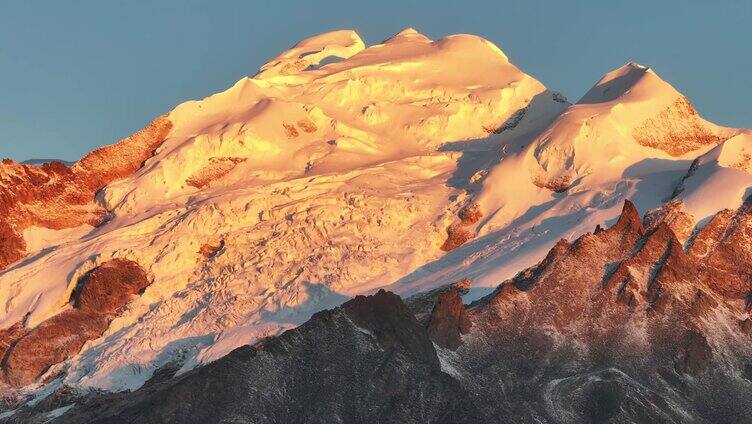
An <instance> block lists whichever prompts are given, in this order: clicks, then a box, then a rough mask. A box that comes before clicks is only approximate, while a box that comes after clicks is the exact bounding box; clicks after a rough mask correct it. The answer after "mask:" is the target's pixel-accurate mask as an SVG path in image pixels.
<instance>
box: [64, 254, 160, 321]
mask: <svg viewBox="0 0 752 424" xmlns="http://www.w3.org/2000/svg"><path fill="white" fill-rule="evenodd" d="M148 285H149V280H148V279H147V277H146V273H145V272H144V270H143V269H142V268H141V267H140V266H139V265H138V264H137V263H135V262H132V261H129V260H126V259H112V260H110V261H107V262H105V263H103V264H102V265H100V266H98V267H96V268H94V269H93V270H91V271H89V272H88V273H86V274H85V275H84V276H83V277H81V278H80V279H79V280H78V286H77V288H76V290H75V291H74V293H73V296H72V298H71V300H72V303H73V307H74V308H75V309H79V310H81V311H87V312H93V313H97V314H103V315H111V314H115V313H116V312H117V311H118V310H119V309H120V308H121V307H123V306H124V305H125V304H126V303H128V301H129V300H130V298H131V296H133V295H136V294H140V293H141V292H142V291H143V290H144V289H145V288H146V287H147V286H148Z"/></svg>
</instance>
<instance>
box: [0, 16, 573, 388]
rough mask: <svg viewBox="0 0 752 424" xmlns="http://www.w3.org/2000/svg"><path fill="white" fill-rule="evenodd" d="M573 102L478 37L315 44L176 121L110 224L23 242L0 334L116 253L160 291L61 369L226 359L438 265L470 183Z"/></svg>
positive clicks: (86, 379)
mask: <svg viewBox="0 0 752 424" xmlns="http://www.w3.org/2000/svg"><path fill="white" fill-rule="evenodd" d="M531 102H532V103H534V105H535V108H534V110H533V111H531V112H530V113H529V114H526V115H528V116H526V117H525V119H523V120H522V122H516V121H517V118H515V119H512V121H515V122H516V124H515V126H516V127H518V128H514V129H510V130H509V131H501V132H500V128H503V126H504V125H505V124H506V123H508V121H509V120H510V119H511V118H514V117H515V116H520V115H519V111H521V110H523V109H524V108H526V107H527V106H528V105H530V104H531ZM565 105H566V103H564V102H563V100H562V99H561V98H560V97H559V96H557V95H555V94H553V93H550V92H547V91H545V87H544V86H543V85H542V84H540V83H539V82H538V81H536V80H535V79H533V78H532V77H530V76H528V75H526V74H524V73H523V72H521V71H520V70H519V69H517V68H516V67H515V66H514V65H512V64H511V63H510V62H509V61H508V59H507V57H506V56H505V55H504V54H503V53H502V52H501V50H499V49H498V48H497V47H496V46H494V45H493V44H491V43H490V42H488V41H486V40H483V39H481V38H479V37H475V36H470V35H455V36H449V37H446V38H443V39H440V40H437V41H431V40H429V39H428V38H426V37H425V36H422V35H420V34H418V33H417V32H415V31H414V30H410V29H408V30H405V31H403V32H401V33H399V34H397V35H396V36H394V37H392V38H390V39H388V40H387V41H385V42H384V43H383V44H380V45H376V46H371V47H368V48H365V47H364V46H363V43H362V41H361V40H360V38H359V37H358V35H357V34H355V33H354V32H352V31H337V32H334V33H327V34H322V35H320V36H316V37H312V38H309V39H307V40H304V41H303V42H301V43H299V44H298V45H296V46H295V47H293V48H292V49H291V50H289V51H287V52H283V53H282V54H281V55H279V56H278V57H277V58H275V59H273V60H272V61H270V62H269V63H268V64H266V65H264V66H263V67H262V69H261V71H260V72H259V73H258V74H257V75H256V76H255V77H253V78H244V79H242V80H240V81H238V82H237V83H236V84H235V85H234V86H232V87H231V88H230V89H228V90H227V91H225V92H222V93H219V94H215V95H213V96H210V97H208V98H206V99H203V100H200V101H191V102H186V103H184V104H181V105H179V106H178V107H176V108H175V109H174V110H173V111H171V112H170V113H169V115H168V116H167V119H169V121H170V122H171V123H172V128H171V130H170V132H169V134H168V137H167V139H166V140H165V141H164V142H163V143H162V144H161V146H160V147H159V148H158V149H157V151H156V154H155V155H154V156H153V157H152V158H151V159H149V160H147V161H146V163H145V164H144V166H143V167H142V168H141V169H140V170H139V171H137V172H136V173H135V174H133V175H131V176H130V177H127V178H124V179H121V180H119V181H117V182H114V183H112V184H110V185H108V186H107V187H106V188H105V189H104V190H102V191H101V192H100V194H99V197H98V199H99V201H100V202H101V203H102V205H103V206H104V207H105V208H106V209H107V210H108V211H109V213H110V217H109V220H108V221H107V222H106V223H105V224H103V225H101V226H99V227H97V228H95V229H93V230H92V231H89V232H87V233H86V234H83V235H81V236H80V237H77V238H74V239H72V240H71V239H69V238H68V237H62V235H61V237H50V240H51V241H50V245H48V246H45V245H44V240H43V238H42V237H39V234H40V232H39V231H38V230H33V231H27V232H26V233H25V234H26V236H27V237H29V238H34V240H33V243H30V244H31V245H33V246H34V248H35V249H41V250H39V251H38V252H37V253H35V254H33V255H32V256H30V257H29V258H27V259H25V260H24V261H22V262H20V263H17V264H15V265H12V266H10V267H9V268H8V269H7V270H5V271H4V272H3V273H1V274H0V299H2V300H3V302H2V306H3V307H2V311H0V312H1V313H0V323H1V324H0V325H2V327H4V328H5V327H8V326H10V325H12V324H14V323H16V322H18V321H19V320H23V321H24V323H25V324H26V325H27V326H29V327H33V326H35V325H37V324H38V323H40V322H42V321H43V320H45V319H46V318H48V317H50V316H51V315H54V314H56V313H57V312H58V311H60V310H61V309H63V308H65V305H66V304H67V302H68V299H69V298H70V294H71V292H72V291H73V289H74V287H75V284H76V281H77V279H78V277H79V276H81V275H83V274H84V273H85V272H87V271H88V270H90V269H92V268H94V267H95V266H96V265H98V264H101V263H103V262H104V261H107V260H108V259H110V258H113V257H120V258H126V259H130V260H133V261H135V262H137V263H139V264H141V265H142V266H143V267H144V268H145V269H147V271H148V273H149V277H150V278H151V279H152V281H153V283H152V284H151V285H150V286H149V287H148V288H147V289H146V290H145V292H144V293H143V295H142V296H141V297H140V298H138V299H135V300H134V301H133V302H131V303H130V304H129V305H128V307H127V308H126V310H125V311H124V312H123V313H122V314H121V316H120V317H119V318H117V319H115V320H114V321H113V322H112V323H111V325H110V328H109V329H108V331H107V332H106V333H105V334H104V335H103V336H102V337H101V338H100V339H98V340H94V341H91V342H89V343H88V344H87V345H85V346H84V348H83V349H82V351H81V353H80V354H79V355H77V356H75V357H74V358H71V359H70V360H69V361H67V362H66V363H65V364H60V365H59V366H57V367H53V369H52V370H50V372H49V373H50V375H53V374H54V373H56V372H58V371H60V370H67V372H66V374H65V378H64V379H65V382H66V383H67V384H70V385H73V386H78V387H97V388H104V389H110V390H124V389H133V388H136V387H138V386H140V385H141V384H142V383H143V382H144V381H146V380H147V379H148V378H149V377H150V376H151V375H152V373H153V371H154V370H155V369H156V368H158V367H159V366H161V365H164V364H165V363H168V362H172V361H176V360H179V361H185V363H186V366H185V368H186V369H187V368H189V367H190V366H192V365H193V364H196V363H200V362H206V361H210V360H213V359H216V358H218V357H220V356H222V355H224V354H226V353H227V352H229V351H230V350H231V349H233V348H234V347H237V346H239V345H241V344H245V343H250V342H253V341H254V340H257V339H258V338H260V337H264V336H266V335H269V334H276V333H278V332H279V331H281V330H282V329H285V328H288V327H291V326H295V325H297V324H299V323H301V322H303V321H304V320H306V319H307V318H308V317H309V316H310V315H311V314H312V313H314V312H315V311H318V310H320V309H322V308H326V307H331V306H334V305H336V304H338V303H340V302H342V301H343V300H344V299H346V298H347V297H349V296H351V295H353V294H356V293H361V292H365V291H368V290H371V289H373V288H376V287H381V286H384V285H387V284H389V283H391V282H393V281H395V280H397V279H399V278H400V277H402V276H404V275H406V274H408V273H410V272H412V271H413V270H415V269H417V268H418V267H420V266H422V265H424V264H425V263H427V262H430V261H432V260H435V259H437V258H439V257H440V256H441V255H442V254H443V252H442V251H441V250H440V249H439V246H440V245H441V244H442V242H443V240H444V238H445V235H446V233H445V230H446V227H447V226H448V224H449V223H450V222H451V220H452V219H453V217H454V214H455V213H456V211H457V210H458V209H459V208H460V207H461V206H462V205H463V204H464V201H465V200H466V199H467V196H468V190H467V189H468V188H470V187H469V186H470V185H471V184H470V183H469V182H468V180H469V179H470V178H471V177H473V175H475V174H476V172H477V171H479V170H482V169H484V168H487V167H488V166H490V164H492V163H493V162H494V161H498V157H499V153H498V152H500V151H501V150H502V146H503V145H504V144H505V143H507V142H508V140H510V139H512V138H514V137H515V134H516V136H520V134H523V133H529V132H531V131H534V129H535V128H536V127H541V126H545V125H547V124H548V123H550V122H551V121H552V120H553V119H554V117H555V116H556V115H558V113H560V112H561V110H562V109H563V107H564V106H565ZM515 114H516V115H515ZM495 132H500V134H495ZM474 140H480V141H474ZM447 143H449V144H447ZM476 178H477V176H476ZM476 185H477V184H476ZM53 240H54V243H53ZM29 241H32V240H29ZM204 246H216V247H217V249H216V250H215V249H213V248H210V249H208V251H210V252H211V253H210V254H208V255H206V254H204V253H201V252H202V251H206V250H205V249H204ZM45 247H46V248H45Z"/></svg>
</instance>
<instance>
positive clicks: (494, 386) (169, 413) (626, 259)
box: [0, 202, 752, 423]
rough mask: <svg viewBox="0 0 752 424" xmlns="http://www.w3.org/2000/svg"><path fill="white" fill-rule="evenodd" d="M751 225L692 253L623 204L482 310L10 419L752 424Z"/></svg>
mask: <svg viewBox="0 0 752 424" xmlns="http://www.w3.org/2000/svg"><path fill="white" fill-rule="evenodd" d="M723 214H724V215H729V214H727V213H723ZM746 219H747V218H746V211H745V210H740V211H736V212H734V214H730V215H729V216H728V217H726V218H719V219H718V223H719V224H718V225H717V226H716V227H715V228H710V229H708V230H707V231H712V234H717V235H719V236H714V237H710V236H708V235H707V234H706V235H703V234H702V232H700V233H699V234H697V237H696V238H695V242H697V240H704V244H703V247H702V252H703V253H702V254H697V253H693V251H692V245H691V244H690V245H689V248H688V250H685V248H684V246H683V245H682V244H681V243H680V242H679V240H678V239H677V237H676V235H675V233H674V231H673V230H672V228H671V226H670V225H669V224H668V223H666V222H662V221H661V220H660V219H658V220H648V221H649V225H648V226H647V228H646V227H645V226H643V224H642V220H641V219H640V215H639V213H638V212H637V210H636V208H635V207H634V205H632V204H631V203H629V202H627V203H625V205H624V208H623V211H622V214H621V216H620V218H619V219H618V221H617V222H616V223H615V224H614V225H612V226H611V227H610V228H607V229H598V231H596V232H595V233H589V234H585V235H583V236H581V237H579V238H578V239H576V240H573V241H567V240H561V241H559V242H558V243H557V244H556V245H555V246H554V247H553V248H552V249H551V251H550V252H549V253H548V255H547V256H546V258H544V259H543V260H542V261H541V262H540V263H538V264H537V265H535V266H533V267H531V268H529V269H527V270H525V271H523V272H521V273H519V274H518V275H517V276H515V277H514V278H512V279H510V280H508V281H505V282H503V283H502V284H501V285H500V286H499V288H498V289H497V290H496V291H494V292H493V293H492V294H490V295H489V296H487V297H485V298H483V299H481V300H479V301H476V302H474V303H473V304H471V305H469V306H465V305H463V303H462V300H461V297H460V294H461V293H462V291H463V290H464V289H466V288H467V287H466V286H467V282H465V281H462V282H459V283H457V284H454V285H450V286H446V287H442V288H439V289H435V290H433V291H431V292H428V293H423V294H420V295H417V296H414V297H413V298H410V299H408V303H407V304H405V303H403V301H402V300H401V299H400V298H399V297H398V296H396V295H394V294H392V293H388V292H383V291H382V292H379V293H377V294H375V295H373V296H359V297H357V298H355V299H353V300H351V301H349V302H347V303H345V304H344V305H342V306H341V307H339V308H336V309H333V310H330V311H323V312H320V313H317V314H316V315H314V316H313V317H312V318H311V320H310V321H308V322H307V323H305V324H303V325H302V326H300V327H298V328H296V329H293V330H290V331H287V332H285V333H283V334H282V335H280V336H278V337H273V338H270V339H268V340H265V341H264V342H262V343H260V344H259V345H257V346H254V347H251V346H245V347H242V348H240V349H238V350H236V351H234V352H232V353H231V354H230V355H228V356H226V357H225V358H222V359H220V360H218V361H216V362H214V363H212V364H209V365H207V366H205V367H202V368H199V369H196V370H193V371H191V372H188V373H186V374H184V375H181V376H178V377H174V378H169V376H170V375H171V372H168V371H169V370H166V371H164V372H162V373H158V374H157V376H155V378H154V379H153V380H152V381H151V382H150V383H148V384H147V385H146V386H144V387H143V388H141V389H139V390H137V391H135V392H133V393H119V394H113V393H98V394H79V393H75V392H71V391H69V390H68V389H66V388H63V389H61V390H60V391H59V392H58V393H56V394H53V395H52V396H50V397H48V399H47V400H45V401H43V402H40V403H39V404H37V405H36V406H27V407H24V408H22V409H21V410H19V411H18V412H17V413H16V414H15V415H13V416H12V418H11V421H14V420H15V421H14V422H42V421H44V419H46V418H45V417H46V415H45V414H46V413H47V412H48V411H50V410H52V409H54V408H58V407H60V406H65V405H70V404H73V403H75V406H74V407H72V409H71V410H70V411H68V412H67V413H66V414H64V415H63V416H62V417H60V418H59V419H58V420H57V421H56V422H62V423H66V422H71V423H75V422H100V423H105V422H107V423H110V422H112V423H125V422H144V423H162V422H185V423H198V422H201V423H203V422H249V423H273V422H286V423H299V422H300V423H302V422H306V423H308V422H314V423H316V422H322V423H323V422H344V423H380V422H405V423H418V422H420V423H424V422H427V423H434V422H447V423H449V422H452V423H462V422H493V423H507V422H512V423H528V422H539V423H635V422H638V423H642V422H659V423H686V422H693V423H711V422H740V423H742V422H750V416H749V410H748V405H749V404H750V403H752V378H750V375H752V371H750V370H751V369H752V365H750V364H751V363H752V362H751V361H750V360H749V358H750V357H752V324H750V319H749V317H748V312H747V311H745V309H744V303H743V301H742V300H743V299H739V298H738V297H737V293H738V292H739V290H736V289H733V287H734V285H735V284H737V283H738V282H739V281H741V282H744V281H746V280H745V278H746V277H744V272H746V270H744V269H743V267H744V266H745V264H746V265H747V266H749V265H750V262H749V261H748V259H747V258H748V257H747V256H746V254H747V253H746V252H747V249H749V248H748V247H747V246H746V245H741V244H740V243H742V241H743V240H744V238H743V237H741V236H740V235H738V233H739V232H740V231H745V230H744V228H746ZM711 222H712V221H711ZM708 234H709V233H708ZM716 252H719V253H716ZM723 252H725V253H723ZM729 252H737V253H738V255H737V258H738V260H739V261H740V263H739V264H731V263H730V262H728V260H729V259H730V258H731V254H730V253H729ZM713 255H718V256H717V257H716V259H713V258H714V256H713ZM714 261H716V262H714ZM714 263H722V264H723V268H720V271H718V269H716V268H714V265H713V264H714ZM717 272H723V273H726V274H728V275H731V276H734V277H736V278H738V280H730V279H723V278H721V277H723V275H726V274H718V273H717ZM726 283H728V284H730V285H731V288H732V290H728V287H726V286H725V285H724V284H726ZM729 323H731V324H733V325H729ZM9 331H12V330H9ZM0 336H1V335H0ZM434 345H436V346H440V347H445V348H449V349H444V348H440V349H436V348H434ZM450 349H451V350H450Z"/></svg>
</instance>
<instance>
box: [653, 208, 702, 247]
mask: <svg viewBox="0 0 752 424" xmlns="http://www.w3.org/2000/svg"><path fill="white" fill-rule="evenodd" d="M662 222H663V223H665V224H666V225H668V226H669V228H671V230H672V231H673V232H674V234H676V237H677V238H678V239H679V241H680V242H682V243H684V242H686V241H687V240H688V239H689V238H690V236H692V231H693V230H694V227H695V219H694V217H692V215H690V214H689V213H688V212H686V211H685V210H684V205H683V204H682V202H681V201H679V200H672V201H670V202H668V203H665V204H664V205H663V206H661V207H660V208H658V209H654V210H651V211H649V212H648V213H647V214H645V223H644V224H645V227H646V228H647V229H648V230H653V229H654V228H656V227H657V226H658V225H659V224H660V223H662Z"/></svg>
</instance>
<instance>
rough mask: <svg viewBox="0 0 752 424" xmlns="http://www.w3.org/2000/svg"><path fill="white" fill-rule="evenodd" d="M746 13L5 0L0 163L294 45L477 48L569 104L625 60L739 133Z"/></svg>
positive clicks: (104, 133)
mask: <svg viewBox="0 0 752 424" xmlns="http://www.w3.org/2000/svg"><path fill="white" fill-rule="evenodd" d="M751 21H752V1H750V0H743V1H716V2H711V1H693V0H685V1H658V0H652V1H642V0H640V1H637V0H634V1H561V0H559V1H545V2H544V1H531V0H526V1H519V0H515V1H498V0H497V1H494V0H487V1H469V0H459V1H458V0H454V1H439V0H434V1H425V2H411V1H406V0H405V1H385V0H381V1H378V2H368V3H365V2H356V1H349V2H341V1H336V2H335V1H298V2H292V1H290V2H287V1H269V2H261V1H193V0H182V1H167V0H162V1H151V2H147V1H113V0H110V1H52V0H50V1H45V2H43V1H29V0H21V1H3V2H2V5H0V157H12V158H14V159H18V160H24V159H28V158H60V159H67V160H71V159H76V158H78V157H79V156H80V155H81V154H83V153H85V152H87V151H89V150H91V149H92V148H94V147H96V146H99V145H102V144H108V143H111V142H113V141H115V140H117V139H119V138H121V137H124V136H127V135H128V134H130V133H131V132H133V131H134V130H137V129H138V128H141V127H142V126H143V125H144V124H146V123H147V122H148V121H150V120H151V119H152V118H153V117H155V116H157V115H159V114H161V113H164V112H166V111H168V110H170V109H171V108H172V107H174V106H175V105H176V104H178V103H180V102H182V101H185V100H188V99H194V98H201V97H204V96H207V95H209V94H211V93H214V92H217V91H220V90H223V89H225V88H227V87H228V86H230V85H232V84H233V83H234V82H235V81H237V80H238V79H240V78H241V77H243V76H246V75H253V74H254V73H255V72H256V70H257V69H258V67H259V66H260V65H261V64H263V63H264V62H265V60H266V59H268V58H270V57H273V56H275V55H276V54H277V53H278V52H280V51H281V50H283V49H285V48H288V47H289V46H291V45H293V44H294V43H295V42H296V41H298V40H300V39H302V38H305V37H307V36H310V35H313V34H316V33H320V32H324V31H328V30H333V29H341V28H353V29H355V30H357V31H358V33H359V34H360V35H361V37H363V39H364V40H365V42H366V44H374V43H378V42H380V41H381V40H383V39H385V38H387V37H388V36H390V35H392V34H394V33H396V32H398V31H399V30H401V29H403V28H405V27H408V26H412V27H415V28H416V29H417V30H419V31H421V32H423V33H424V34H426V35H428V36H430V37H432V38H439V37H441V36H443V35H448V34H454V33H472V34H478V35H481V36H483V37H485V38H487V39H489V40H491V41H493V42H494V43H496V44H497V45H498V46H499V47H500V48H501V49H502V50H504V51H505V52H506V54H507V55H508V56H509V57H510V59H511V60H512V62H514V63H515V64H517V66H519V67H520V68H522V70H524V71H525V72H527V73H529V74H531V75H533V76H534V77H536V78H538V79H539V80H540V81H541V82H543V83H544V84H545V85H546V86H548V87H549V88H551V89H553V90H558V91H561V92H562V93H564V94H565V95H566V96H567V97H569V98H570V99H571V100H577V99H578V98H579V97H580V96H581V95H582V94H583V93H584V92H585V91H586V90H587V89H588V88H589V87H590V86H591V85H592V84H593V83H594V82H595V81H596V80H597V79H598V78H600V76H601V75H602V74H603V73H605V72H606V71H608V70H610V69H612V68H615V67H617V66H620V65H622V64H623V63H624V62H626V61H628V60H636V61H638V62H640V63H643V64H645V65H649V66H651V67H653V68H654V69H655V70H656V71H657V72H658V73H659V74H660V75H662V76H663V77H664V78H665V79H667V80H668V81H669V82H671V83H672V84H674V86H675V87H676V88H677V89H679V91H682V92H683V93H684V94H686V95H687V96H689V98H690V99H691V100H692V101H693V103H694V104H695V106H696V107H697V108H698V109H699V110H700V113H702V114H703V115H704V116H705V117H707V118H709V119H710V120H712V121H715V122H717V123H720V124H724V125H729V126H745V127H751V126H752V107H750V103H752V77H751V75H752V23H751Z"/></svg>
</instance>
